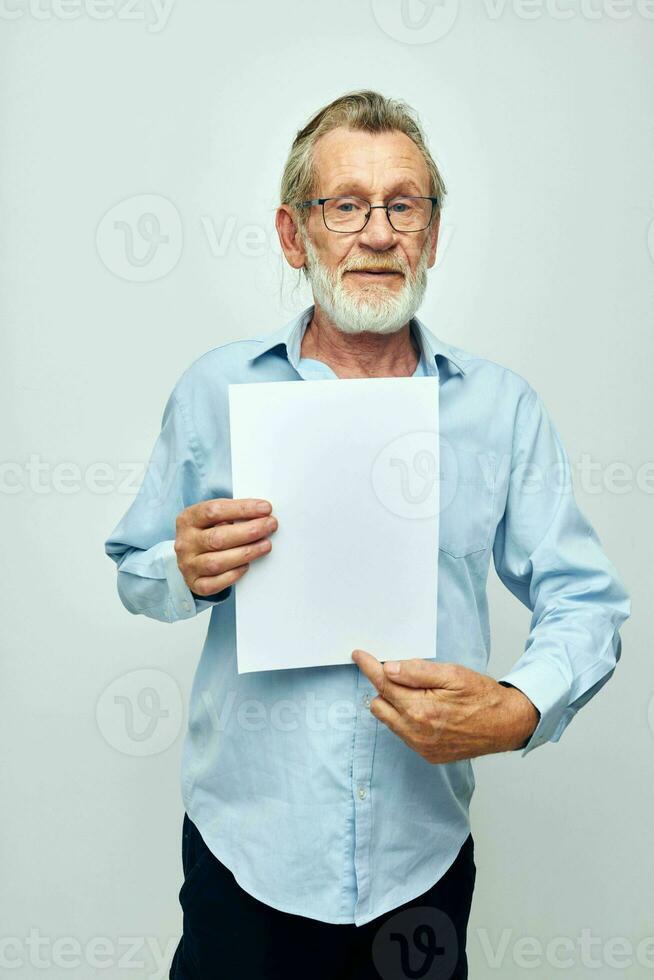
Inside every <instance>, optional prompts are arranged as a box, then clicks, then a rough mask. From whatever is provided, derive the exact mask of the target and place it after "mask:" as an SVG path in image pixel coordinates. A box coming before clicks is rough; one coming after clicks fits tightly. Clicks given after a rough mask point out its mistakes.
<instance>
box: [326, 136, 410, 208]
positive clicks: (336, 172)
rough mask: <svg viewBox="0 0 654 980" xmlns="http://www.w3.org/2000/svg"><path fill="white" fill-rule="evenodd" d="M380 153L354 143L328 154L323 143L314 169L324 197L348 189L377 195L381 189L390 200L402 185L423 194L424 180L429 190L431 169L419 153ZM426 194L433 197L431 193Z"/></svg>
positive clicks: (336, 147) (341, 146) (337, 147)
mask: <svg viewBox="0 0 654 980" xmlns="http://www.w3.org/2000/svg"><path fill="white" fill-rule="evenodd" d="M326 135H327V136H329V134H326ZM324 139H325V137H323V140H324ZM366 142H367V141H366ZM327 145H329V144H327ZM379 149H380V148H379V147H377V148H375V147H374V146H371V145H370V144H369V143H368V144H367V145H361V144H360V145H359V146H356V147H354V146H352V145H351V143H350V145H347V146H343V145H340V146H339V145H337V146H335V147H332V148H331V149H329V150H328V149H327V146H326V145H325V143H322V145H321V141H320V140H319V141H318V143H317V144H316V155H315V157H314V165H315V168H316V175H317V177H318V184H319V190H320V194H321V196H331V195H332V194H333V193H341V192H342V191H343V190H346V189H349V190H351V191H352V192H355V191H358V192H359V193H363V192H365V193H366V194H370V193H371V192H375V193H376V192H377V190H378V189H379V191H380V192H382V193H383V194H384V195H385V196H388V194H389V193H391V192H392V191H393V190H395V188H396V187H400V185H402V183H404V184H405V185H406V184H407V182H408V181H412V183H413V185H414V186H413V192H414V193H417V194H420V193H421V190H420V182H421V178H422V179H425V178H426V184H427V187H429V172H428V169H427V165H426V164H425V161H424V160H423V159H422V156H421V155H420V153H419V151H418V150H416V154H413V153H411V152H406V151H404V150H402V149H399V148H398V149H397V150H391V151H387V152H386V153H385V154H384V156H381V157H380V155H379ZM378 175H379V176H378ZM424 193H429V190H428V189H427V191H425V192H424Z"/></svg>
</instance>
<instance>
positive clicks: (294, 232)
mask: <svg viewBox="0 0 654 980" xmlns="http://www.w3.org/2000/svg"><path fill="white" fill-rule="evenodd" d="M275 228H276V229H277V234H278V236H279V243H280V245H281V246H282V251H283V252H284V255H285V256H286V261H287V262H288V264H289V265H290V266H292V268H293V269H301V268H302V267H303V266H304V264H305V262H306V258H307V255H306V251H305V249H304V245H303V244H302V237H301V235H300V233H299V231H298V226H297V219H296V217H295V215H294V214H293V212H292V211H291V209H290V208H289V206H288V205H287V204H281V205H280V206H279V207H278V208H277V214H276V215H275Z"/></svg>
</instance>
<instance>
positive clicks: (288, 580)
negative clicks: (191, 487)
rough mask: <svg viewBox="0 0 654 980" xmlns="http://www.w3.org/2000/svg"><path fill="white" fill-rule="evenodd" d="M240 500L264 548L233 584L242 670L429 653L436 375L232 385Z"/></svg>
mask: <svg viewBox="0 0 654 980" xmlns="http://www.w3.org/2000/svg"><path fill="white" fill-rule="evenodd" d="M229 414H230V439H231V455H232V492H233V496H234V499H237V498H244V497H257V498H258V497H262V498H264V499H266V500H268V501H270V503H271V504H272V512H273V514H274V516H275V517H276V518H277V520H278V522H279V526H278V528H277V530H276V531H275V532H274V533H272V534H271V535H270V541H271V543H272V550H271V551H270V552H269V553H268V554H267V555H264V556H263V557H260V558H256V559H254V560H253V561H252V562H251V563H250V567H249V569H248V571H247V573H246V574H245V575H244V576H243V578H241V579H239V580H238V581H237V582H236V583H235V586H234V589H235V596H234V600H235V613H236V647H237V658H238V672H239V673H249V672H251V671H255V670H274V669H281V668H289V667H317V666H327V665H334V664H346V663H349V664H352V663H353V661H352V659H351V654H352V651H353V650H355V649H363V650H367V651H369V652H370V653H372V654H374V656H375V657H377V658H378V659H379V660H382V661H383V660H406V659H409V658H411V657H420V658H431V659H435V658H436V614H437V584H438V521H439V478H438V475H439V433H438V428H439V424H438V379H437V378H435V377H428V378H421V377H418V378H413V377H407V378H352V379H350V378H338V379H334V380H331V379H326V380H320V381H274V382H261V383H259V384H230V385H229Z"/></svg>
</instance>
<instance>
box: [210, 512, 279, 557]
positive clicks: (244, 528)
mask: <svg viewBox="0 0 654 980" xmlns="http://www.w3.org/2000/svg"><path fill="white" fill-rule="evenodd" d="M278 526H279V525H278V521H277V518H276V517H273V516H272V514H271V515H269V516H268V517H259V518H258V519H257V520H252V521H242V522H241V523H239V524H218V525H217V526H216V527H210V528H206V529H205V530H202V531H197V532H196V533H197V539H196V540H197V548H196V550H197V553H198V554H205V552H209V551H227V550H228V549H229V548H236V547H238V546H239V545H248V544H250V543H251V542H253V541H259V540H261V539H262V538H265V536H266V535H267V534H272V533H273V532H274V531H276V530H277V528H278Z"/></svg>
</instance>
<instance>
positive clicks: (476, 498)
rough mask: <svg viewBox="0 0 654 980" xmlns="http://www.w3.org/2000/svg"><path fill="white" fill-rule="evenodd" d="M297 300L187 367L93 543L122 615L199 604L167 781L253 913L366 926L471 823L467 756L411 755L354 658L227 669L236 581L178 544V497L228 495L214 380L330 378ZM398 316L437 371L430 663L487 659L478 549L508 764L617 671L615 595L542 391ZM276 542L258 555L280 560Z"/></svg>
mask: <svg viewBox="0 0 654 980" xmlns="http://www.w3.org/2000/svg"><path fill="white" fill-rule="evenodd" d="M312 312H313V307H308V308H307V309H306V310H304V311H303V312H302V313H301V314H300V315H299V316H297V317H295V318H293V319H292V320H291V321H290V322H289V323H287V324H285V325H284V326H283V327H282V328H281V329H279V330H278V331H277V332H275V333H272V334H261V335H259V336H257V337H255V338H253V339H250V340H239V341H235V342H233V343H229V344H224V345H223V346H221V347H216V348H215V349H214V350H211V351H209V352H208V353H206V354H204V355H203V356H202V357H200V358H198V359H197V360H195V361H194V362H193V363H192V364H191V365H190V366H189V367H188V369H187V370H186V371H185V372H184V373H183V374H182V376H181V377H180V379H179V380H178V381H177V383H176V385H175V387H174V390H173V391H172V393H171V395H170V397H169V399H168V401H167V403H166V406H165V409H164V412H163V420H162V427H161V433H160V435H159V436H158V439H157V441H156V443H155V446H154V449H153V452H152V455H151V458H150V460H149V463H148V467H147V471H146V475H145V478H144V480H143V484H142V486H141V488H140V490H139V492H138V494H137V496H136V497H135V499H134V501H133V503H132V504H131V506H130V507H129V509H128V510H127V512H126V514H125V515H124V517H123V518H122V520H121V521H120V523H119V524H118V525H117V527H116V528H115V530H114V531H113V533H112V534H111V536H110V537H109V538H108V540H107V541H106V543H105V550H106V553H107V555H109V556H110V557H111V558H112V559H113V560H114V561H115V562H116V565H117V569H118V592H119V595H120V598H121V600H122V602H123V604H124V605H125V606H126V608H127V609H128V610H129V611H130V612H132V613H142V614H143V615H145V616H150V617H152V618H153V619H157V620H162V621H164V622H169V623H173V622H176V621H177V620H183V619H189V618H190V617H191V616H195V615H197V614H198V613H201V612H203V611H204V610H206V609H211V618H210V620H209V628H208V631H207V636H206V641H205V643H204V647H203V649H202V654H201V658H200V661H199V664H198V666H197V670H196V673H195V677H194V681H193V687H192V692H191V698H190V705H189V715H188V726H187V731H186V734H185V741H184V747H183V758H182V772H181V790H182V798H183V802H184V806H185V808H186V811H187V812H188V814H189V816H190V818H191V819H192V820H193V821H194V823H195V824H196V825H197V826H198V828H199V830H200V833H201V834H202V837H203V838H204V840H205V841H206V843H207V845H208V847H209V848H210V849H211V850H212V851H213V852H214V854H215V855H216V856H217V857H218V858H219V859H220V860H221V861H222V862H223V863H224V864H225V865H227V867H228V868H230V869H231V871H232V872H233V874H234V876H235V878H236V880H237V881H238V882H239V884H240V885H241V887H243V888H244V889H245V890H246V891H247V892H249V893H250V894H251V895H254V896H255V897H256V898H258V899H259V900H261V901H263V902H265V903H266V904H268V905H271V906H273V907H275V908H278V909H282V910H284V911H286V912H293V913H296V914H299V915H304V916H309V917H311V918H314V919H320V920H322V921H324V922H334V923H345V922H354V923H356V924H357V925H363V924H364V923H366V922H368V921H369V920H370V919H373V918H375V917H376V916H379V915H381V914H382V913H383V912H385V911H387V910H389V909H393V908H396V907H397V906H399V905H401V904H403V903H404V902H407V901H409V900H410V899H412V898H414V897H416V896H417V895H420V894H422V893H423V892H424V891H426V890H427V889H428V888H430V887H431V886H432V885H433V884H434V883H435V882H436V881H437V880H438V879H439V878H440V877H441V876H442V875H443V874H444V873H445V871H446V870H447V869H448V867H449V866H450V865H451V864H452V862H453V861H454V859H455V857H456V855H457V853H458V851H459V848H460V847H461V845H462V843H463V842H464V840H465V839H466V837H467V836H468V833H469V831H470V824H469V803H470V799H471V796H472V793H473V791H474V786H475V780H474V775H473V769H472V764H471V762H470V760H469V759H466V760H463V761H460V762H451V763H447V764H440V765H433V764H430V763H428V762H426V761H425V759H423V758H422V757H421V756H420V755H418V754H417V753H416V752H414V751H413V750H411V749H410V748H409V747H408V746H407V745H406V744H405V743H404V742H403V741H402V740H401V739H400V738H398V736H397V735H395V734H394V733H393V732H391V731H390V729H388V728H387V727H386V726H385V725H384V724H382V723H381V722H379V721H377V719H376V718H374V716H373V715H372V714H371V713H370V711H369V707H368V705H369V703H370V700H371V698H373V697H374V696H375V695H376V693H377V692H376V690H375V689H374V687H373V686H372V685H371V683H370V682H369V681H368V679H367V678H366V677H365V675H364V674H362V673H361V672H360V671H359V668H358V667H357V666H356V665H355V664H354V663H352V664H343V665H337V666H329V667H310V668H297V669H288V670H270V671H260V672H254V673H248V674H242V675H239V674H238V673H237V667H236V637H235V622H234V589H235V588H238V583H236V585H235V586H231V587H230V588H228V589H226V590H225V591H224V592H221V593H219V594H218V596H217V597H216V598H215V599H212V600H209V599H204V598H203V599H198V598H194V596H193V595H192V593H191V592H190V591H189V589H188V587H187V586H186V584H185V582H184V579H183V578H182V575H181V573H180V571H179V569H178V567H177V561H176V557H175V552H174V548H173V545H174V539H175V519H176V517H177V515H178V514H179V512H180V511H181V510H183V509H184V508H185V507H187V506H189V505H190V504H193V503H197V502H198V501H201V500H208V499H211V498H214V497H231V496H232V482H231V470H230V438H229V417H228V401H227V386H228V384H230V383H243V382H249V383H256V382H260V381H293V380H295V381H302V380H308V379H312V380H315V379H321V378H322V379H332V380H334V379H336V377H337V376H336V375H335V374H334V372H333V371H332V370H331V369H330V368H329V367H328V366H327V365H326V364H323V363H322V362H320V361H317V360H313V359H310V358H301V356H300V344H301V339H302V336H303V334H304V331H305V329H306V326H307V324H308V322H309V321H310V318H311V315H312ZM411 329H412V331H413V334H414V336H415V337H416V339H417V340H418V342H419V345H420V349H421V357H420V362H419V365H418V369H417V370H416V375H428V376H433V377H434V378H435V379H436V383H438V384H439V405H440V438H441V464H440V465H441V469H440V474H439V477H440V480H441V481H442V484H441V497H442V510H441V514H440V541H439V545H440V547H439V572H438V596H437V597H436V595H435V596H434V601H435V602H436V601H437V603H438V635H437V651H438V653H437V654H436V651H435V653H434V657H435V658H437V659H438V660H440V661H449V662H454V663H457V664H463V665H464V666H466V667H469V668H472V669H473V670H476V671H479V672H482V673H486V672H487V666H488V658H489V652H490V630H489V620H488V608H487V598H486V580H487V575H488V569H489V563H490V558H491V555H492V557H493V561H494V564H495V569H496V571H497V574H498V575H499V577H500V579H501V580H502V582H503V583H504V584H505V585H506V587H507V588H508V589H509V590H510V591H511V592H512V593H513V594H514V595H515V596H517V598H518V599H519V600H520V601H521V602H522V603H524V604H525V605H526V606H527V607H528V608H529V609H530V610H531V611H532V619H531V627H530V632H529V635H528V637H527V640H526V644H525V650H524V652H523V654H522V655H521V656H520V657H519V658H518V659H517V662H516V663H515V665H514V667H513V669H512V670H511V671H510V672H509V673H508V674H505V675H504V676H503V677H502V678H501V680H502V681H503V682H507V683H510V684H513V685H515V686H516V687H518V688H519V689H520V690H522V691H524V693H525V694H526V695H527V696H528V697H529V698H530V699H531V701H532V702H533V703H534V704H535V706H536V707H537V708H538V710H539V712H540V720H539V722H538V725H537V727H536V729H535V731H534V733H533V735H532V736H531V738H530V739H529V741H528V743H527V745H526V747H525V748H523V750H522V755H523V756H524V755H526V754H527V753H528V752H530V751H532V750H533V749H534V748H535V747H536V746H539V745H542V744H543V743H544V742H547V741H550V742H556V741H558V740H559V739H560V737H561V735H562V733H563V732H564V730H565V728H566V726H567V725H568V724H569V723H570V721H571V720H572V719H573V718H574V716H575V714H576V713H577V711H578V710H579V708H581V707H582V705H584V704H585V703H586V702H587V701H588V700H589V699H590V698H591V697H593V695H595V694H596V693H597V692H598V691H599V689H600V688H601V687H602V686H603V685H604V684H605V683H606V681H608V680H609V678H610V677H611V675H612V673H613V671H614V669H615V665H616V663H617V661H618V659H619V658H620V654H621V639H620V636H619V632H618V630H619V627H620V626H621V624H622V623H623V621H624V620H625V619H626V618H627V617H628V616H629V614H630V600H629V596H628V593H627V592H626V590H625V588H624V586H623V584H622V583H621V581H620V579H619V577H618V575H617V573H616V569H615V568H614V566H613V565H612V564H611V562H610V561H609V559H608V558H607V557H606V555H605V554H604V551H603V550H602V547H601V544H600V540H599V538H598V536H597V534H596V533H595V531H594V530H593V528H592V527H591V526H590V524H589V523H588V521H587V520H586V518H585V517H584V516H583V514H582V513H581V511H580V510H579V509H578V507H577V505H576V503H575V500H574V495H573V493H572V490H571V478H570V467H569V462H568V459H567V456H566V452H565V449H564V447H563V445H562V442H561V439H560V436H559V434H558V432H557V430H556V429H555V427H554V425H553V423H552V421H551V419H550V418H549V416H548V414H547V412H546V410H545V408H544V406H543V403H542V401H541V399H540V397H539V395H538V394H537V393H536V391H535V390H534V389H533V388H532V387H531V386H530V385H529V384H528V383H527V382H526V381H525V380H524V379H523V378H522V377H520V376H519V375H518V374H516V373H515V372H513V371H511V370H509V369H507V368H504V367H502V366H501V365H499V364H496V363H494V362H492V361H489V360H487V359H485V358H482V357H477V356H475V355H473V354H471V353H467V352H465V351H463V350H461V349H459V348H456V347H452V346H450V345H448V344H446V343H443V342H442V341H441V340H439V339H438V338H437V337H436V336H435V335H434V334H432V333H431V332H430V331H428V330H427V328H426V327H425V325H424V324H423V323H422V322H421V321H420V320H419V319H418V318H417V317H414V318H413V320H412V321H411ZM271 504H272V507H273V513H274V510H275V501H274V500H273V501H271ZM316 519H319V515H316ZM272 541H273V550H272V552H271V554H270V556H268V557H266V558H264V559H262V560H264V561H274V560H275V551H274V535H273V536H272ZM288 615H289V616H292V615H293V597H292V596H289V598H288ZM370 652H371V653H374V652H375V651H374V650H372V651H370ZM607 708H608V702H607Z"/></svg>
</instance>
